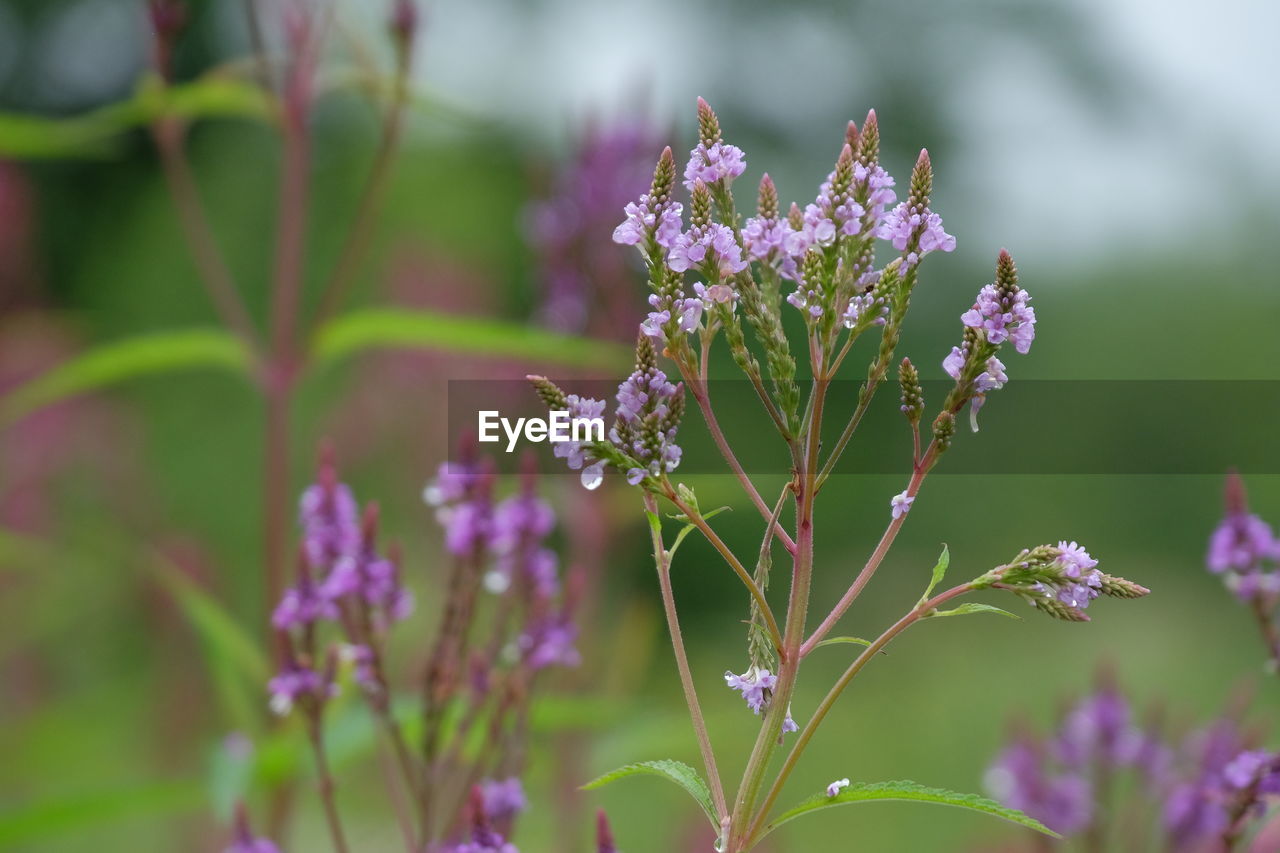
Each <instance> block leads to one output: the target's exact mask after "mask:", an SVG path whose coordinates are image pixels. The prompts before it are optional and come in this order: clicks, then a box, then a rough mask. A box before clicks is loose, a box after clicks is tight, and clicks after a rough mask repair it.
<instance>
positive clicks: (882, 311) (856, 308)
mask: <svg viewBox="0 0 1280 853" xmlns="http://www.w3.org/2000/svg"><path fill="white" fill-rule="evenodd" d="M888 316H889V306H888V305H887V304H886V303H885V301H884V298H883V297H880V296H876V295H875V294H874V293H872V292H867V293H864V294H862V295H861V296H855V297H853V298H852V299H850V300H849V307H848V308H846V309H845V311H844V317H843V320H844V326H845V328H846V329H852V328H853V327H855V326H858V325H860V324H861V323H863V322H864V321H865V320H866V318H868V317H870V318H872V319H871V325H873V326H883V325H884V323H885V318H887V317H888Z"/></svg>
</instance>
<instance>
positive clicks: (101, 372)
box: [0, 329, 252, 427]
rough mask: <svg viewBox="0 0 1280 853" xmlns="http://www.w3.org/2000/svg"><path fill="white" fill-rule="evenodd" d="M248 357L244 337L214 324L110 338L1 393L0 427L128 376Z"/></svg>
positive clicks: (245, 361)
mask: <svg viewBox="0 0 1280 853" xmlns="http://www.w3.org/2000/svg"><path fill="white" fill-rule="evenodd" d="M251 363H252V358H251V356H250V354H249V350H248V348H247V347H246V346H245V345H244V343H242V342H241V341H240V340H239V339H238V338H236V337H235V336H234V335H231V334H230V333H227V332H221V331H217V330H215V329H186V330H183V331H178V332H156V333H153V334H147V335H139V336H138V337H133V338H126V339H125V340H121V341H112V342H111V343H107V344H102V345H100V346H98V347H95V348H94V349H91V350H89V351H87V352H85V353H82V354H80V355H78V356H75V357H73V358H71V359H69V360H67V361H64V362H63V363H61V364H59V365H56V366H55V367H52V368H50V369H49V370H47V371H45V372H44V373H42V374H40V375H39V376H37V377H35V378H34V379H31V380H29V381H27V382H25V383H24V384H22V385H19V386H18V387H17V388H15V389H14V390H13V391H11V392H10V393H8V394H6V395H5V396H4V397H3V398H0V427H3V426H6V425H8V424H11V423H13V422H15V421H17V420H19V419H20V418H22V417H23V416H25V415H27V414H30V413H31V412H33V411H35V410H37V409H39V408H41V407H43V406H47V405H49V404H51V403H56V402H59V401H60V400H64V399H66V398H68V397H72V396H75V395H76V394H83V393H85V392H86V391H95V390H97V389H99V388H102V387H104V386H107V385H111V384H114V383H116V382H122V381H124V380H126V379H133V378H135V377H138V376H145V375H148V374H155V373H169V372H172V371H175V370H186V369H190V368H196V367H213V368H219V369H223V370H231V371H235V372H237V373H244V372H246V371H247V370H248V368H249V365H250V364H251Z"/></svg>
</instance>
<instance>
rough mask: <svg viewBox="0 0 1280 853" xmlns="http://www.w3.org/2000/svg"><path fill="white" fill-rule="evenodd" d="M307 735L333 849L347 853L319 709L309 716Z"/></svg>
mask: <svg viewBox="0 0 1280 853" xmlns="http://www.w3.org/2000/svg"><path fill="white" fill-rule="evenodd" d="M307 733H308V735H309V737H310V739H311V752H312V754H313V755H314V756H315V760H316V775H317V776H318V777H319V788H320V802H321V803H323V804H324V816H325V820H326V821H327V822H328V824H329V835H330V836H331V837H332V839H333V849H334V850H336V851H338V853H347V851H348V849H349V848H348V847H347V838H346V835H345V834H344V833H343V831H342V820H341V819H340V818H339V817H338V805H337V802H336V801H335V799H334V784H333V774H332V773H331V772H330V771H329V759H328V756H327V754H326V751H325V747H324V734H323V733H322V732H321V727H320V711H319V710H318V709H317V710H315V711H313V712H312V713H311V714H309V715H308V721H307Z"/></svg>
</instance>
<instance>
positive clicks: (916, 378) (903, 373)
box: [898, 358, 924, 424]
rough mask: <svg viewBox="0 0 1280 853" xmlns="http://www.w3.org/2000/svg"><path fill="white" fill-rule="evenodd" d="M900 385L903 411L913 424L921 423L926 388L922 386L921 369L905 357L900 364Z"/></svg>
mask: <svg viewBox="0 0 1280 853" xmlns="http://www.w3.org/2000/svg"><path fill="white" fill-rule="evenodd" d="M898 385H899V386H900V387H901V389H902V413H903V414H904V415H906V416H907V420H908V421H910V422H911V423H912V424H918V423H920V414H921V413H922V412H923V411H924V390H923V389H922V388H921V387H920V371H918V370H916V366H915V365H914V364H912V363H911V359H909V358H904V359H903V360H902V364H900V365H899V366H898Z"/></svg>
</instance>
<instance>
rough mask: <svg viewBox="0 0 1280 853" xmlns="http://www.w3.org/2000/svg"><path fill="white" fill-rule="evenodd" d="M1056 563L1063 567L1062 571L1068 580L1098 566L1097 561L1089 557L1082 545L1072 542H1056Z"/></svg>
mask: <svg viewBox="0 0 1280 853" xmlns="http://www.w3.org/2000/svg"><path fill="white" fill-rule="evenodd" d="M1058 551H1059V552H1061V553H1059V555H1058V561H1059V562H1061V563H1062V565H1063V566H1064V567H1065V568H1064V569H1063V571H1062V573H1063V574H1064V575H1066V576H1067V577H1069V578H1078V577H1080V576H1081V574H1082V573H1084V572H1087V571H1088V570H1089V569H1092V568H1094V567H1095V566H1097V565H1098V561H1097V560H1095V559H1093V557H1090V556H1089V552H1088V551H1086V550H1085V549H1084V546H1083V545H1080V544H1078V543H1076V542H1075V541H1074V540H1072V541H1071V542H1067V541H1065V540H1062V541H1059V542H1058Z"/></svg>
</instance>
